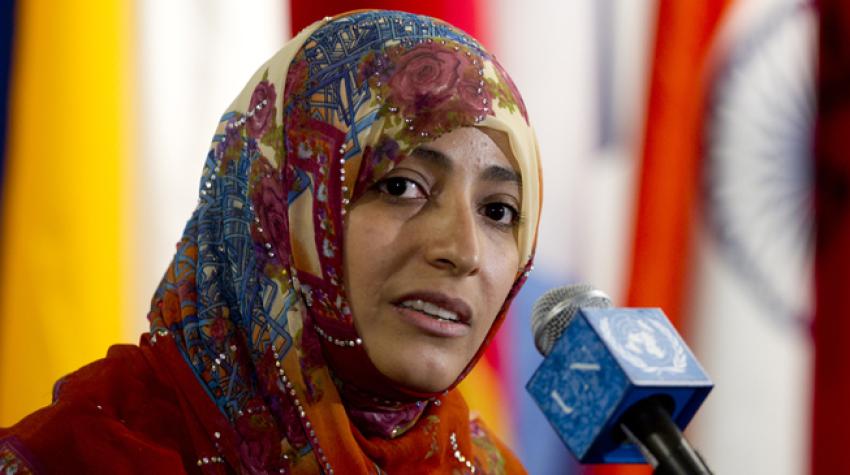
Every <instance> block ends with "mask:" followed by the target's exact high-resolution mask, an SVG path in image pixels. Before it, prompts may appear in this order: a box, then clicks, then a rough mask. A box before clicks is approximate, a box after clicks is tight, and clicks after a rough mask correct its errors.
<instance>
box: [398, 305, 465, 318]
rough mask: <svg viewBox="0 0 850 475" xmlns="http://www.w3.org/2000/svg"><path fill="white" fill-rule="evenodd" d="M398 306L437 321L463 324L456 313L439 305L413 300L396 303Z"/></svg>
mask: <svg viewBox="0 0 850 475" xmlns="http://www.w3.org/2000/svg"><path fill="white" fill-rule="evenodd" d="M398 306H400V307H404V308H409V309H411V310H416V311H418V312H421V313H424V314H425V315H428V316H429V317H432V318H436V319H437V320H443V321H446V322H454V323H463V322H462V321H461V319H460V316H458V314H457V313H455V312H452V311H451V310H448V309H445V308H442V307H440V306H439V305H435V304H433V303H431V302H426V301H424V300H420V299H413V300H404V301H402V302H399V303H398Z"/></svg>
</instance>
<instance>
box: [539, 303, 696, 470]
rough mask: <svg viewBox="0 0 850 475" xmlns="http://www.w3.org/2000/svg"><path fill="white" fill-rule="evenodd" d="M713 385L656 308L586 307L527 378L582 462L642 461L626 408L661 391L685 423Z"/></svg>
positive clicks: (675, 419)
mask: <svg viewBox="0 0 850 475" xmlns="http://www.w3.org/2000/svg"><path fill="white" fill-rule="evenodd" d="M712 387H713V384H712V382H711V380H710V379H709V378H708V376H707V375H706V374H705V371H704V370H703V369H702V367H701V366H700V365H699V363H698V362H697V360H696V359H695V358H694V355H693V354H692V353H691V350H690V349H689V348H688V347H687V346H686V345H685V343H684V342H683V341H682V339H681V337H680V336H679V334H678V333H677V332H676V329H675V328H673V326H672V325H671V324H670V321H669V320H668V319H667V317H666V316H665V315H664V313H663V312H662V311H661V310H660V309H657V308H581V309H580V310H579V311H578V312H577V313H576V315H575V316H574V318H573V319H572V321H570V323H569V324H568V326H567V328H566V329H565V330H564V332H563V334H562V335H561V336H560V338H559V339H558V340H557V341H556V342H555V345H554V346H553V347H552V351H551V352H550V353H549V355H548V356H546V358H545V359H544V360H543V363H542V364H541V365H540V367H539V368H538V369H537V371H535V373H534V375H533V376H532V377H531V379H530V380H529V382H528V384H527V385H526V389H527V390H528V392H529V393H530V394H531V396H532V398H534V400H535V402H536V403H537V405H538V406H539V407H540V409H541V410H542V411H543V413H544V414H545V415H546V418H547V419H548V420H549V422H550V423H551V424H552V426H553V427H554V428H555V431H556V432H557V433H558V435H559V436H560V437H561V439H562V440H563V441H564V443H565V444H566V445H567V447H568V448H569V449H570V451H572V453H573V454H574V455H575V456H576V458H577V459H578V460H579V461H580V462H582V463H645V459H644V457H643V455H642V454H641V452H640V450H639V449H638V447H637V445H635V444H633V443H631V442H630V441H629V440H628V438H627V437H626V436H625V435H624V434H623V431H622V430H621V429H620V427H619V419H620V418H621V417H622V415H623V413H624V412H625V411H626V410H627V409H628V408H629V407H631V406H632V405H634V404H635V403H636V402H638V401H640V400H642V399H645V398H648V397H652V396H660V397H661V399H662V401H664V405H665V406H666V408H667V409H668V410H669V411H670V415H671V419H672V420H673V422H675V423H676V425H677V426H679V428H680V429H684V428H685V426H686V425H687V424H688V422H690V420H691V418H692V417H693V416H694V413H695V412H696V410H697V408H698V407H699V406H700V404H702V402H703V400H705V398H706V396H708V393H709V391H711V388H712Z"/></svg>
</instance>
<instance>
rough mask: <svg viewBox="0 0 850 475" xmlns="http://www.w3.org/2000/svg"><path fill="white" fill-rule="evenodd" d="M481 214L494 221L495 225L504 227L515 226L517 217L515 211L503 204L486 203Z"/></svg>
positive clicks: (517, 214)
mask: <svg viewBox="0 0 850 475" xmlns="http://www.w3.org/2000/svg"><path fill="white" fill-rule="evenodd" d="M481 214H483V215H484V216H486V217H487V218H489V219H491V220H493V221H495V222H496V223H497V224H500V225H505V226H511V225H514V224H516V222H517V218H518V217H519V213H518V212H517V210H516V209H515V208H514V207H513V206H511V205H508V204H505V203H488V204H486V205H484V207H483V209H482V210H481Z"/></svg>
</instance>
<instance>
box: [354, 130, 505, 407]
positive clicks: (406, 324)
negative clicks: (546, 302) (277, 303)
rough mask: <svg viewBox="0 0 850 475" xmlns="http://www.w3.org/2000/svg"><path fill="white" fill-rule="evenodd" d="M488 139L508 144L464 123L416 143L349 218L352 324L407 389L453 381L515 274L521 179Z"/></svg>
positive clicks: (381, 366)
mask: <svg viewBox="0 0 850 475" xmlns="http://www.w3.org/2000/svg"><path fill="white" fill-rule="evenodd" d="M491 135H492V136H493V137H494V138H496V140H498V141H499V142H503V137H504V135H503V134H498V135H497V133H493V132H489V133H485V132H483V131H482V130H481V129H477V128H474V127H466V128H460V129H456V130H454V131H453V132H451V133H448V134H445V135H443V136H441V137H440V138H439V139H437V140H435V141H433V142H430V143H428V144H425V145H423V146H420V147H419V148H417V149H416V150H415V151H414V152H413V153H412V154H411V156H410V157H408V158H406V159H404V160H403V161H401V162H400V163H399V164H398V165H396V167H395V168H393V170H392V171H390V172H389V173H387V174H386V175H385V176H383V177H382V178H381V179H380V180H379V181H378V182H376V183H375V184H374V185H373V186H372V187H371V189H370V190H369V191H368V192H366V193H365V194H364V195H363V196H362V197H361V198H360V199H359V200H358V201H357V202H356V203H354V205H353V206H352V208H351V209H350V211H349V213H348V216H347V221H346V231H345V232H346V235H345V276H346V289H347V292H348V298H349V300H350V304H351V308H352V312H353V314H354V321H355V326H356V328H357V331H358V333H359V335H360V336H361V337H362V338H363V343H364V346H365V348H366V352H367V353H368V355H369V358H370V359H371V360H372V362H373V364H374V365H375V366H376V367H377V369H378V370H379V371H381V373H383V374H384V375H385V376H387V377H389V378H390V379H392V380H393V381H395V382H397V383H400V384H402V385H404V386H406V387H408V388H411V389H415V390H419V391H426V392H436V391H441V390H443V389H445V388H447V387H448V386H449V385H451V384H452V383H453V382H454V381H455V380H456V379H457V377H458V376H459V375H460V372H461V371H462V370H463V369H464V368H465V367H466V365H467V364H468V363H469V361H470V360H471V359H472V357H473V356H474V355H475V353H476V352H477V351H478V348H479V347H480V346H481V343H482V342H483V340H484V337H485V336H486V335H487V332H488V330H489V329H490V327H491V325H492V324H493V321H494V320H495V318H496V315H497V313H498V312H499V310H500V308H501V307H502V304H503V303H504V301H505V299H506V297H507V295H508V292H509V291H510V289H511V286H512V284H513V282H514V279H515V277H516V273H517V269H518V267H519V251H518V249H517V238H516V236H517V232H516V231H517V226H518V223H519V220H520V216H519V211H518V210H520V209H521V208H520V204H521V203H520V196H521V194H520V177H519V174H518V172H517V171H516V169H515V167H514V166H513V164H512V161H511V159H509V157H507V156H506V155H505V153H504V152H503V151H502V150H503V149H505V150H507V147H504V146H502V147H500V146H499V145H497V143H496V142H494V140H493V139H491ZM500 145H502V143H500Z"/></svg>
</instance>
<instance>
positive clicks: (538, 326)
mask: <svg viewBox="0 0 850 475" xmlns="http://www.w3.org/2000/svg"><path fill="white" fill-rule="evenodd" d="M610 306H611V299H610V298H609V297H608V296H607V295H605V294H604V293H603V292H602V291H600V290H596V289H594V288H593V287H592V286H590V285H588V284H577V285H568V286H565V287H559V288H557V289H552V290H550V291H548V292H546V293H545V294H543V295H541V296H540V298H538V299H537V301H536V302H535V303H534V306H533V307H532V309H531V333H532V334H533V335H534V345H535V346H537V350H538V351H539V352H540V353H541V354H543V356H546V355H548V354H549V352H550V351H552V346H554V345H555V342H556V341H558V338H559V337H560V336H561V333H563V332H564V329H565V328H567V325H568V324H569V323H570V321H572V319H573V317H574V316H575V314H576V312H577V311H578V309H579V308H582V307H592V308H607V307H610Z"/></svg>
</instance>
